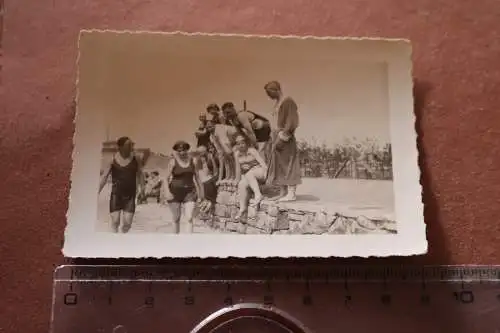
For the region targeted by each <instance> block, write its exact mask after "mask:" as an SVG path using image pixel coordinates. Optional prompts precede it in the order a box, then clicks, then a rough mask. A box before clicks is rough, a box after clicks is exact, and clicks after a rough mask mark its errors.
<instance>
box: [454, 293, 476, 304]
mask: <svg viewBox="0 0 500 333" xmlns="http://www.w3.org/2000/svg"><path fill="white" fill-rule="evenodd" d="M453 297H455V300H456V301H457V302H460V303H463V304H470V303H474V294H473V293H472V291H470V290H462V291H455V292H454V293H453Z"/></svg>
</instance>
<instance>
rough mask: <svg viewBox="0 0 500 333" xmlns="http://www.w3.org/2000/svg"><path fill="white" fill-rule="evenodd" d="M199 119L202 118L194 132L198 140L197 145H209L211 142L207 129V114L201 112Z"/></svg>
mask: <svg viewBox="0 0 500 333" xmlns="http://www.w3.org/2000/svg"><path fill="white" fill-rule="evenodd" d="M199 119H200V125H199V126H198V129H197V130H196V132H195V133H194V135H195V136H196V139H197V141H198V143H197V145H196V146H197V147H200V146H205V147H208V145H209V144H210V133H209V132H208V130H207V115H206V114H204V113H202V114H200V117H199Z"/></svg>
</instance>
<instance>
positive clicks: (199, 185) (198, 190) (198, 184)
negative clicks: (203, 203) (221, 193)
mask: <svg viewBox="0 0 500 333" xmlns="http://www.w3.org/2000/svg"><path fill="white" fill-rule="evenodd" d="M194 165H195V167H194V168H195V172H194V175H193V180H194V184H195V187H196V193H197V194H198V199H200V200H203V199H204V198H205V191H204V188H203V184H202V182H201V180H200V175H199V174H198V171H199V169H200V168H199V166H198V165H199V164H198V163H196V161H195V162H194Z"/></svg>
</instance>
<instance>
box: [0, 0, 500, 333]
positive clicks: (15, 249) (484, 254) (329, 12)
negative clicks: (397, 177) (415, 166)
mask: <svg viewBox="0 0 500 333" xmlns="http://www.w3.org/2000/svg"><path fill="white" fill-rule="evenodd" d="M3 21H4V22H3V24H4V31H3V41H2V44H3V45H2V47H3V50H2V53H3V55H4V57H3V59H2V62H3V71H2V90H1V92H2V96H1V101H2V103H1V105H2V106H3V108H2V112H1V113H0V126H1V150H0V154H1V156H0V157H1V160H0V175H1V177H2V180H1V181H0V184H1V192H0V197H1V199H0V216H1V217H0V218H1V222H0V226H1V227H0V265H1V266H0V289H1V296H0V309H1V310H0V331H1V332H24V333H31V332H47V331H48V323H49V317H50V315H49V314H50V298H51V281H52V271H53V269H54V267H55V266H56V265H58V264H60V263H62V262H64V260H63V257H62V256H61V254H60V248H61V244H62V241H63V229H64V225H65V211H66V207H67V202H66V197H67V194H68V186H69V175H70V165H71V148H72V132H73V122H72V121H73V113H72V111H71V109H70V108H69V105H70V102H71V100H72V98H73V95H74V92H75V85H74V82H75V70H76V55H77V37H78V31H79V30H80V29H81V28H100V29H106V28H110V29H133V30H135V29H140V30H164V31H172V30H184V31H190V32H194V31H203V32H234V33H253V34H266V33H275V34H296V35H320V36H326V35H333V36H376V37H403V38H409V39H411V40H412V42H413V45H414V64H415V65H414V75H415V79H416V85H415V97H416V103H415V104H416V113H417V116H418V122H417V125H416V127H417V130H418V132H419V134H420V139H419V147H420V154H421V168H422V171H423V177H422V183H423V185H424V202H425V204H426V210H425V219H426V222H427V224H428V239H429V243H430V248H429V254H428V255H427V256H424V257H420V258H409V259H408V258H407V259H392V260H389V261H388V260H361V261H360V260H356V261H355V262H357V263H359V262H363V263H364V262H368V263H388V262H389V263H396V262H397V263H412V264H415V263H427V264H473V263H481V264H495V263H499V262H500V252H499V251H500V221H499V215H500V205H499V199H500V195H499V191H500V144H499V143H500V109H499V105H500V87H499V85H500V83H499V82H500V29H499V27H500V2H499V1H498V0H475V1H472V0H462V1H457V0H419V1H416V0H415V1H400V0H377V1H368V0H345V1H344V0H340V1H329V0H322V1H317V0H302V1H300V0H276V1H271V0H258V1H242V0H239V1H238V0H234V1H224V0H185V1H179V0H175V1H171V0H168V1H166V0H165V1H157V2H153V1H145V0H120V1H118V0H117V1H102V0H93V1H84V0H78V1H76V0H74V1H71V0H36V1H34V0H11V1H7V3H6V4H5V9H4V20H3ZM360 94H362V92H361V91H360ZM360 97H361V98H362V96H361V95H360ZM89 246H91V244H89ZM332 261H333V262H335V263H346V262H353V261H352V260H351V261H345V260H331V261H329V262H330V263H331V262H332Z"/></svg>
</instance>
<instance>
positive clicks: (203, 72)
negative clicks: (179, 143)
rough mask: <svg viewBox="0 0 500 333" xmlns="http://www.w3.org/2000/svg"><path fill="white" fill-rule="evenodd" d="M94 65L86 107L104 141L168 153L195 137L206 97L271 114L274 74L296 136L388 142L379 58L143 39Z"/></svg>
mask: <svg viewBox="0 0 500 333" xmlns="http://www.w3.org/2000/svg"><path fill="white" fill-rule="evenodd" d="M124 49H126V52H124ZM96 61H97V60H96ZM96 66H98V67H99V68H97V67H96V68H95V69H96V71H97V70H99V71H100V72H99V75H98V78H94V80H96V81H95V82H96V83H95V86H96V87H95V89H96V90H95V91H98V92H99V94H98V95H99V96H97V93H96V94H95V96H90V97H92V98H94V99H95V100H94V101H93V103H90V104H89V103H87V104H86V106H85V107H93V108H98V109H99V112H101V113H102V114H103V119H104V128H105V131H103V132H105V133H103V134H102V135H103V140H106V139H110V140H113V139H116V138H117V137H120V136H122V135H128V136H130V137H132V138H133V140H134V141H135V142H136V145H137V146H138V147H148V148H151V149H152V150H153V151H156V152H160V153H169V152H170V151H171V147H172V145H173V143H174V142H175V141H176V140H178V139H183V140H186V141H188V142H190V143H192V144H193V143H194V142H195V139H194V134H193V133H194V131H195V130H196V128H197V127H198V116H199V114H200V113H202V112H204V110H205V107H206V105H207V104H209V103H218V104H219V105H222V104H223V103H224V102H227V101H232V102H234V103H235V105H237V106H238V107H240V108H241V107H243V101H244V100H246V102H247V108H248V109H249V110H252V111H255V112H257V113H260V114H262V115H264V116H269V117H270V115H271V112H272V109H273V105H274V104H273V101H271V100H270V99H269V98H268V97H267V96H266V95H265V93H264V89H263V86H264V84H265V83H266V82H267V81H270V80H278V81H280V82H281V84H282V86H283V90H284V93H285V95H288V96H291V97H292V98H294V99H295V101H296V102H297V104H298V106H299V115H300V126H299V129H298V131H297V136H298V138H299V139H305V140H308V141H314V142H316V143H318V144H323V143H324V144H326V145H327V146H333V145H335V144H337V143H342V142H343V141H344V140H345V139H346V138H351V137H357V138H359V139H364V138H375V139H378V140H379V141H380V142H381V143H382V144H384V143H387V142H390V135H389V112H388V92H387V72H386V67H385V66H384V65H383V64H382V63H376V62H366V61H365V62H356V61H347V60H345V61H334V60H328V58H325V57H323V58H321V59H314V58H311V59H309V60H307V59H304V58H301V59H294V58H293V56H292V55H284V58H280V57H270V58H269V59H262V58H259V59H255V60H253V61H251V60H248V59H239V58H237V57H231V56H225V57H219V58H213V57H212V58H204V57H203V56H201V55H191V56H187V57H186V56H179V55H173V56H166V55H165V51H162V50H161V49H160V50H159V48H158V45H153V44H152V43H148V42H147V41H145V42H144V43H142V44H140V47H138V45H137V43H136V44H134V45H128V46H127V45H122V47H119V48H114V49H111V50H108V51H107V52H106V53H105V54H103V55H102V56H101V57H100V58H99V59H98V63H97V62H96ZM83 77H84V78H85V76H84V75H83ZM83 97H84V98H89V96H87V97H85V96H83ZM90 105H91V106H90Z"/></svg>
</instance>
